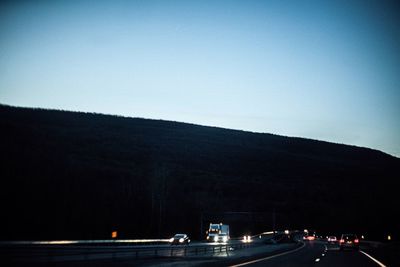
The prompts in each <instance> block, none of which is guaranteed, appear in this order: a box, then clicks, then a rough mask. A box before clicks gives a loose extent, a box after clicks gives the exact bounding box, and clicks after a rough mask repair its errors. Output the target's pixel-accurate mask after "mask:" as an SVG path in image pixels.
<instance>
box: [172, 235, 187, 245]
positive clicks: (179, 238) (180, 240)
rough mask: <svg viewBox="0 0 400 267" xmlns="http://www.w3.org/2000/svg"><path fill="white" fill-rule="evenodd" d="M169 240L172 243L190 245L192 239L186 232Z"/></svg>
mask: <svg viewBox="0 0 400 267" xmlns="http://www.w3.org/2000/svg"><path fill="white" fill-rule="evenodd" d="M169 242H170V243H171V245H184V244H185V245H189V243H190V239H189V237H188V236H187V235H186V234H176V235H174V237H172V238H171V239H170V240H169Z"/></svg>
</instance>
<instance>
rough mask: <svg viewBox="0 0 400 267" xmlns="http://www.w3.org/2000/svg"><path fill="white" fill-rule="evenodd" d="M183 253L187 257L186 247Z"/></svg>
mask: <svg viewBox="0 0 400 267" xmlns="http://www.w3.org/2000/svg"><path fill="white" fill-rule="evenodd" d="M183 255H184V256H185V257H186V247H185V250H184V251H183Z"/></svg>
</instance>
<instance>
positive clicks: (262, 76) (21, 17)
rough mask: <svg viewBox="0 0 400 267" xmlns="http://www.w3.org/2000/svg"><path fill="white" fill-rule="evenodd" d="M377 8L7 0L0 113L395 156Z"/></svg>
mask: <svg viewBox="0 0 400 267" xmlns="http://www.w3.org/2000/svg"><path fill="white" fill-rule="evenodd" d="M394 3H395V2H393V3H389V2H385V1H251V0H249V1H200V0H199V1H147V0H143V1H10V2H2V4H0V103H3V104H8V105H15V106H28V107H42V108H54V109H65V110H75V111H88V112H98V113H106V114H118V115H124V116H131V117H144V118H154V119H165V120H174V121H182V122H190V123H196V124H202V125H213V126H220V127H226V128H233V129H241V130H249V131H255V132H267V133H275V134H281V135H287V136H300V137H307V138H313V139H319V140H326V141H332V142H338V143H345V144H353V145H358V146H366V147H371V148H376V149H379V150H382V151H384V152H387V153H390V154H392V155H396V156H398V157H399V156H400V118H399V115H400V73H399V72H400V18H399V16H400V15H399V14H400V9H399V8H398V6H396V4H394Z"/></svg>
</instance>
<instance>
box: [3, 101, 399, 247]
mask: <svg viewBox="0 0 400 267" xmlns="http://www.w3.org/2000/svg"><path fill="white" fill-rule="evenodd" d="M0 126H1V138H0V147H1V150H0V153H1V158H0V160H1V168H0V177H1V183H2V186H1V187H0V190H1V204H0V205H1V206H0V207H1V211H2V224H5V225H4V227H3V228H2V234H1V239H3V240H4V239H85V238H109V237H110V233H111V231H112V230H114V229H116V230H118V233H119V237H121V238H140V237H169V236H170V235H171V234H174V233H176V232H185V233H188V234H190V235H191V236H193V237H196V238H199V237H200V233H203V232H204V231H205V228H206V227H207V224H208V223H209V222H210V221H212V222H220V221H223V222H226V223H229V224H230V225H231V229H232V234H233V235H235V234H237V235H239V234H242V233H244V232H251V233H256V231H264V230H270V229H272V227H273V224H274V223H275V226H276V228H280V229H283V228H285V229H286V228H291V229H293V228H297V229H302V228H303V227H309V228H310V227H313V228H315V229H321V231H338V232H339V231H358V232H364V233H365V232H368V233H371V234H374V235H377V236H379V235H381V234H384V233H383V232H384V231H391V230H393V231H395V230H396V229H397V227H398V223H396V222H398V220H397V219H395V218H396V216H397V218H398V216H399V215H400V212H399V210H400V209H398V208H397V204H398V203H399V200H400V198H399V194H398V188H399V185H400V182H399V180H398V177H400V175H399V166H400V160H399V159H398V158H395V157H392V156H390V155H388V154H385V153H382V152H380V151H376V150H372V149H368V148H361V147H355V146H348V145H341V144H334V143H328V142H321V141H315V140H309V139H302V138H291V137H283V136H278V135H272V134H261V133H251V132H245V131H237V130H229V129H222V128H216V127H206V126H199V125H193V124H187V123H179V122H171V121H162V120H149V119H139V118H126V117H118V116H110V115H101V114H89V113H80V112H67V111H55V110H41V109H29V108H15V107H10V106H4V105H1V106H0ZM201 226H203V227H202V228H201ZM397 230H398V229H397Z"/></svg>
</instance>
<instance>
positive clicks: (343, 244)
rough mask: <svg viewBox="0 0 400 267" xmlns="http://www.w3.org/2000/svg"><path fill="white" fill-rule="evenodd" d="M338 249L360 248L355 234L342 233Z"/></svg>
mask: <svg viewBox="0 0 400 267" xmlns="http://www.w3.org/2000/svg"><path fill="white" fill-rule="evenodd" d="M339 246H340V250H343V249H345V248H352V249H355V250H359V249H360V241H359V240H358V238H357V236H356V235H355V234H343V235H342V237H341V238H340V240H339Z"/></svg>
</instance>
